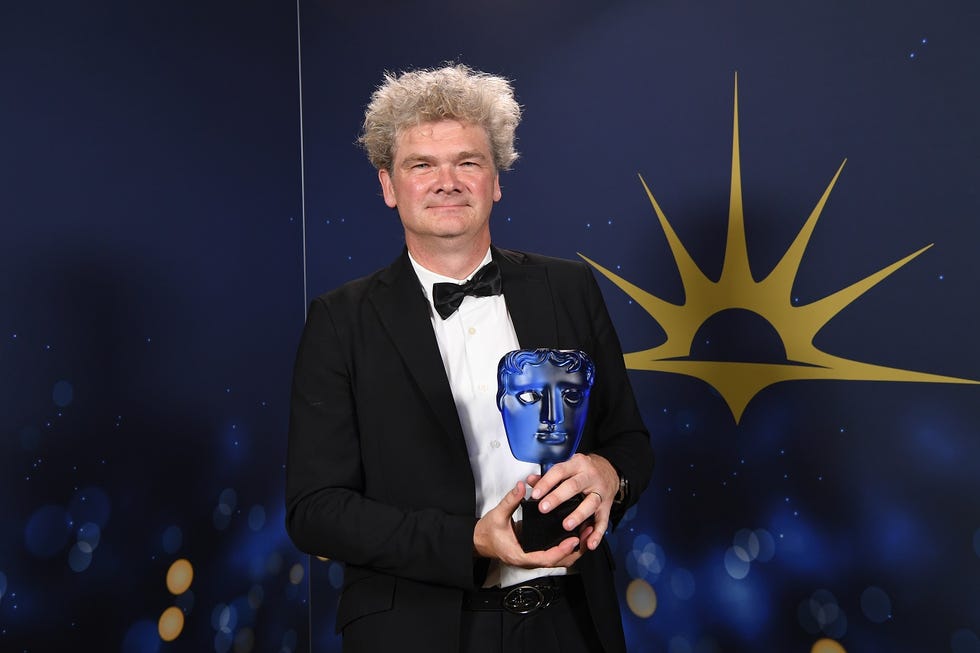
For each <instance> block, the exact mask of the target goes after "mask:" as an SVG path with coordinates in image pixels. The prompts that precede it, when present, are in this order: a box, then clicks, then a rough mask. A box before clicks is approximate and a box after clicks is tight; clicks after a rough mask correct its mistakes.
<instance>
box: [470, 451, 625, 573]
mask: <svg viewBox="0 0 980 653" xmlns="http://www.w3.org/2000/svg"><path fill="white" fill-rule="evenodd" d="M607 464H608V463H607ZM617 482H618V481H617ZM523 498H524V483H518V484H517V486H516V487H515V488H514V489H513V490H511V491H510V492H508V493H507V494H506V495H505V496H504V498H503V499H501V500H500V503H498V504H497V506H496V507H495V508H494V509H493V510H491V511H490V512H488V513H487V514H485V515H484V516H483V517H481V518H480V520H479V521H478V522H477V523H476V528H475V529H473V550H474V551H475V552H476V554H477V555H478V556H480V557H483V558H493V559H497V560H500V561H501V562H504V563H507V564H509V565H513V566H515V567H522V568H525V569H534V568H536V567H570V566H571V565H572V564H574V563H575V561H576V560H578V559H579V558H580V557H581V556H582V547H583V546H584V545H585V542H586V540H587V538H588V537H589V536H590V535H592V532H593V528H592V526H586V527H585V528H583V529H582V531H581V532H580V533H579V534H578V535H573V534H571V533H569V536H568V537H567V538H565V539H564V540H562V541H561V542H560V543H559V544H558V545H557V546H554V547H552V548H550V549H547V550H545V551H532V552H530V553H528V552H525V551H524V549H522V548H521V545H520V543H519V542H518V541H517V535H516V534H515V533H514V520H513V515H514V511H516V510H517V507H518V506H519V505H521V499H523ZM579 523H581V522H579ZM573 528H574V527H573ZM593 548H594V547H593Z"/></svg>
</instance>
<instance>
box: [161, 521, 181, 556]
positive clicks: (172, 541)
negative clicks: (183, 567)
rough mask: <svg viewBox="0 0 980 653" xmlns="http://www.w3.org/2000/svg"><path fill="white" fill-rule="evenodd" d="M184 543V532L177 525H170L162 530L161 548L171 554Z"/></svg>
mask: <svg viewBox="0 0 980 653" xmlns="http://www.w3.org/2000/svg"><path fill="white" fill-rule="evenodd" d="M183 543H184V532H183V531H182V530H180V528H179V527H177V526H171V527H170V528H168V529H167V530H165V531H163V550H164V551H166V552H167V553H169V554H171V555H173V554H174V553H177V551H178V549H180V546H181V544H183Z"/></svg>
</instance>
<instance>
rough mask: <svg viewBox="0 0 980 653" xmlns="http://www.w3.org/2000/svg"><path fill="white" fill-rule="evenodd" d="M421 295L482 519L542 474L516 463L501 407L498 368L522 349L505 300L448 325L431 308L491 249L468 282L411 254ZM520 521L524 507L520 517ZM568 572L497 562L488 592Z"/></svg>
mask: <svg viewBox="0 0 980 653" xmlns="http://www.w3.org/2000/svg"><path fill="white" fill-rule="evenodd" d="M409 259H410V260H411V262H412V267H414V268H415V274H416V275H418V278H419V281H420V282H421V284H422V291H423V292H424V293H425V297H426V299H428V300H429V311H430V313H429V315H430V319H431V320H432V330H433V331H434V332H435V336H436V341H437V342H438V343H439V353H440V354H441V355H442V364H443V365H444V366H445V368H446V375H447V376H448V377H449V386H450V388H452V393H453V399H454V400H455V402H456V412H457V413H458V414H459V422H460V425H461V426H462V427H463V436H464V437H465V438H466V449H467V451H468V452H469V457H470V467H471V468H472V469H473V478H474V480H475V481H476V512H477V515H478V516H480V517H482V516H483V515H485V514H486V513H488V512H490V510H492V509H493V508H494V507H495V506H496V505H497V504H498V503H499V502H500V500H501V499H502V498H503V497H504V495H505V494H507V492H509V491H510V490H512V489H513V488H514V485H516V484H517V482H518V481H522V480H524V479H525V478H527V476H528V475H530V474H538V473H540V468H539V466H538V465H536V464H534V463H526V462H521V461H519V460H517V459H516V458H514V456H513V455H512V454H511V452H510V446H509V445H508V444H507V432H506V431H505V430H504V423H503V419H502V418H501V416H500V411H499V409H498V408H497V364H498V363H499V362H500V359H501V358H502V357H503V355H504V354H506V353H507V352H509V351H513V350H515V349H520V344H519V343H518V342H517V333H516V332H515V331H514V323H513V322H512V321H511V319H510V314H509V313H508V312H507V304H506V302H505V301H504V296H503V295H494V296H490V297H472V296H466V297H464V298H463V303H462V304H460V306H459V310H457V311H456V312H455V313H453V314H452V315H450V316H449V317H448V318H446V319H445V320H444V319H442V318H441V317H440V316H439V314H438V313H437V312H436V310H435V307H434V305H433V303H432V285H433V284H435V283H445V282H448V283H456V284H461V283H465V282H466V281H467V280H468V279H469V278H470V277H472V276H473V274H474V273H475V272H476V271H477V270H479V269H480V268H481V267H483V266H484V265H486V264H487V263H489V262H490V260H491V257H490V250H489V249H488V250H487V254H486V256H484V257H483V262H481V263H480V264H479V265H478V266H477V267H476V268H475V269H474V270H472V271H471V272H470V274H469V275H468V276H467V277H466V279H461V280H460V279H451V278H449V277H444V276H442V275H440V274H436V273H435V272H432V271H430V270H427V269H425V268H424V267H422V266H421V265H420V264H419V263H418V262H417V261H416V260H415V259H414V258H412V255H411V254H409ZM516 518H517V519H520V508H518V512H517V514H516ZM564 573H566V569H565V568H564V567H560V568H554V569H521V568H519V567H512V566H510V565H506V564H503V563H500V562H499V561H493V562H492V563H491V565H490V571H489V572H488V574H487V581H486V583H485V586H486V587H493V586H497V585H499V586H501V587H508V586H510V585H514V584H517V583H520V582H523V581H525V580H529V579H531V578H537V577H539V576H548V575H559V574H564Z"/></svg>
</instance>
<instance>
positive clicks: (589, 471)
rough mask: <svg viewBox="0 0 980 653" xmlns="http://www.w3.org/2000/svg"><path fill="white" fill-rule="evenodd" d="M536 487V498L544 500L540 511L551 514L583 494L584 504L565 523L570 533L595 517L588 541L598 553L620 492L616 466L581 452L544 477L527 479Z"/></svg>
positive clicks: (563, 523)
mask: <svg viewBox="0 0 980 653" xmlns="http://www.w3.org/2000/svg"><path fill="white" fill-rule="evenodd" d="M527 482H528V485H530V486H531V487H533V488H534V490H533V491H532V492H531V498H532V499H540V501H541V503H540V504H538V509H539V510H540V511H541V512H550V511H552V510H554V508H555V506H558V505H559V504H561V503H564V502H565V501H567V500H568V499H570V498H572V497H573V496H575V495H577V494H581V495H583V500H582V503H581V504H579V506H578V507H577V508H576V509H575V510H574V511H573V512H572V513H571V514H570V515H569V516H568V517H566V518H565V521H564V522H562V526H564V528H565V530H567V531H570V532H571V531H574V529H576V528H578V526H579V525H580V524H582V523H583V522H584V521H585V520H586V519H588V518H589V517H590V516H593V515H594V516H595V530H593V531H592V533H591V536H590V537H589V539H588V541H587V544H586V545H587V546H588V547H589V549H590V550H592V551H594V550H595V549H596V548H597V547H598V546H599V542H601V541H602V536H603V535H604V534H605V532H606V528H607V527H608V526H609V515H610V513H611V512H612V504H613V499H614V498H615V496H616V493H617V492H619V474H617V473H616V469H615V468H614V467H613V466H612V464H611V463H610V462H609V461H608V460H606V459H605V458H603V457H602V456H600V455H598V454H589V455H584V454H580V453H577V454H575V455H574V456H572V457H571V458H569V459H568V460H566V461H565V462H563V463H558V464H557V465H555V466H554V467H552V468H551V469H549V470H548V472H547V473H546V474H545V475H544V476H541V475H538V474H532V475H531V476H528V478H527Z"/></svg>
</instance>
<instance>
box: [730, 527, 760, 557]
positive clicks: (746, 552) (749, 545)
mask: <svg viewBox="0 0 980 653" xmlns="http://www.w3.org/2000/svg"><path fill="white" fill-rule="evenodd" d="M759 548H760V547H759V536H758V535H756V534H755V531H750V530H749V529H747V528H743V529H742V530H740V531H739V532H737V533H735V537H734V538H733V539H732V549H733V550H734V551H735V555H736V556H738V558H739V560H741V561H743V562H752V561H753V560H755V559H756V558H757V557H758V556H759Z"/></svg>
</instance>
